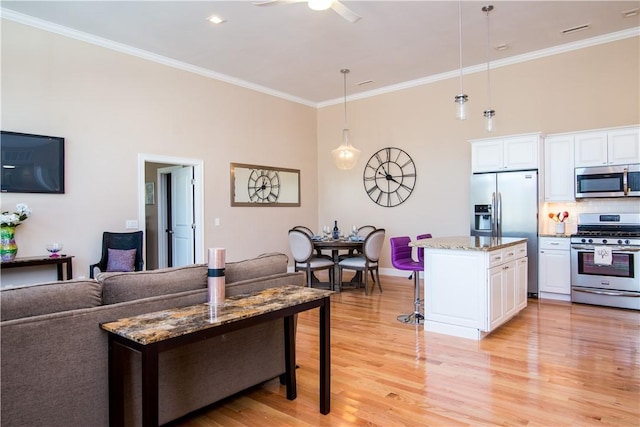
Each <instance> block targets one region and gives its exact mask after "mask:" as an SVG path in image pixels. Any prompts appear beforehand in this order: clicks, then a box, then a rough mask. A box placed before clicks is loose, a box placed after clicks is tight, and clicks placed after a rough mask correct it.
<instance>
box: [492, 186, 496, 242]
mask: <svg viewBox="0 0 640 427" xmlns="http://www.w3.org/2000/svg"><path fill="white" fill-rule="evenodd" d="M496 208H497V206H496V193H495V192H493V193H491V237H496V231H497V229H498V225H497V223H496V221H497V215H498V211H497V210H496Z"/></svg>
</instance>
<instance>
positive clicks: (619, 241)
mask: <svg viewBox="0 0 640 427" xmlns="http://www.w3.org/2000/svg"><path fill="white" fill-rule="evenodd" d="M627 242H628V240H627ZM618 244H619V245H621V244H622V239H618Z"/></svg>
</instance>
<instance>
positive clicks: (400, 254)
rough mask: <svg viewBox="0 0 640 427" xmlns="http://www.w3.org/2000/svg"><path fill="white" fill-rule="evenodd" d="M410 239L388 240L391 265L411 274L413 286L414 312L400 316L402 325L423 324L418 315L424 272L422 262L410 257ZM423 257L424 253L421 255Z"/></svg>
mask: <svg viewBox="0 0 640 427" xmlns="http://www.w3.org/2000/svg"><path fill="white" fill-rule="evenodd" d="M410 242H411V238H410V237H409V236H401V237H392V238H390V239H389V244H390V245H391V264H393V266H394V267H395V268H397V269H398V270H404V271H411V272H413V286H414V310H413V313H411V314H401V315H400V316H398V320H399V321H400V322H402V323H412V324H416V325H417V324H421V323H424V316H423V315H422V313H420V271H422V270H424V261H415V260H414V259H413V257H412V256H411V253H412V248H411V246H409V243H410ZM423 257H424V253H423Z"/></svg>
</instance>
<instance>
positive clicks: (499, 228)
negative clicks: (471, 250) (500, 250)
mask: <svg viewBox="0 0 640 427" xmlns="http://www.w3.org/2000/svg"><path fill="white" fill-rule="evenodd" d="M497 204H498V212H497V215H496V217H497V219H496V224H497V226H496V237H498V239H501V238H502V193H501V192H499V191H498V201H497Z"/></svg>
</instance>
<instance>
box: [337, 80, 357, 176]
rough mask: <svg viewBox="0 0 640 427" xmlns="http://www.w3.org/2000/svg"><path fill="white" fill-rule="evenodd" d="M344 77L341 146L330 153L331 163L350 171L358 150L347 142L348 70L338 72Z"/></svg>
mask: <svg viewBox="0 0 640 427" xmlns="http://www.w3.org/2000/svg"><path fill="white" fill-rule="evenodd" d="M340 72H341V73H342V75H343V77H344V129H342V144H340V146H339V147H338V148H336V149H335V150H332V151H331V155H332V156H333V161H334V163H335V164H336V166H337V167H338V169H344V170H347V169H352V168H353V167H354V166H355V165H356V162H357V161H358V157H360V150H358V149H356V148H355V147H354V146H353V145H351V143H350V142H349V127H348V126H347V74H348V73H349V70H348V69H342V70H340Z"/></svg>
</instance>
